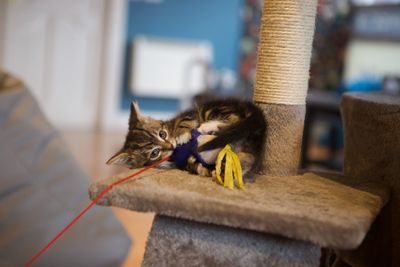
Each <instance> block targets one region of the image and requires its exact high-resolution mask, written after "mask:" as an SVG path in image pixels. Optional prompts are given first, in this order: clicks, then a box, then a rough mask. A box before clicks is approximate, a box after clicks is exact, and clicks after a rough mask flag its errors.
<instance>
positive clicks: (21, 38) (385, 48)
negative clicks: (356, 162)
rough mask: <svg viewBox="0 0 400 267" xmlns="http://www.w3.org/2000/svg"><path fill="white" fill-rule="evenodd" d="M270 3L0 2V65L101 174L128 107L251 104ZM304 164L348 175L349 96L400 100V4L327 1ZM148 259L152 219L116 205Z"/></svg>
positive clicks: (137, 254)
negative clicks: (228, 100) (344, 108)
mask: <svg viewBox="0 0 400 267" xmlns="http://www.w3.org/2000/svg"><path fill="white" fill-rule="evenodd" d="M261 10H262V1H261V0H218V1H215V0H113V1H106V0H69V1H66V0H9V1H7V0H2V1H0V67H1V68H4V69H5V70H7V71H9V72H11V73H13V74H15V75H16V76H17V77H19V78H20V79H22V80H23V81H24V82H25V83H26V84H27V86H28V87H29V88H30V90H31V91H32V93H33V94H34V96H35V97H36V99H37V101H38V102H39V103H40V105H41V108H42V109H43V111H44V112H45V114H46V116H47V118H48V119H49V120H50V122H51V123H52V124H53V125H55V126H56V127H57V128H58V129H59V130H60V131H61V132H62V134H63V135H64V137H65V139H66V141H67V143H68V144H69V147H70V150H71V151H72V153H73V154H74V155H75V157H76V158H77V159H78V161H79V163H80V164H81V166H82V168H83V169H84V170H85V171H86V172H87V173H88V175H89V176H91V177H92V178H93V179H98V178H104V177H106V176H108V175H110V174H112V173H115V172H119V171H121V169H117V168H115V167H113V168H111V167H109V166H105V164H104V163H105V161H106V160H107V159H108V158H109V157H110V156H111V155H112V154H113V153H114V152H115V151H116V150H117V149H118V148H119V146H121V145H122V143H123V139H124V135H125V133H126V130H127V121H128V115H129V104H130V102H131V101H132V100H136V101H138V102H139V105H140V107H141V110H142V112H143V113H144V114H145V115H150V116H153V117H156V118H160V119H166V118H170V117H172V116H173V115H174V114H176V113H177V112H178V111H181V110H183V109H186V108H188V107H191V106H192V105H193V103H194V102H202V101H207V100H208V99H215V98H220V97H221V98H222V97H227V96H233V97H239V98H242V99H251V96H252V91H253V81H254V76H255V65H256V54H257V43H258V29H259V25H260V19H261ZM309 88H310V89H309V95H308V100H307V115H306V121H305V130H304V140H303V155H302V166H301V167H303V168H325V169H332V170H341V168H342V162H343V158H342V147H343V141H342V140H343V138H342V131H343V129H342V126H341V118H340V112H339V103H340V95H341V94H342V93H344V92H351V91H384V92H385V93H387V94H400V0H352V1H350V0H320V1H319V3H318V10H317V21H316V33H315V37H314V44H313V53H312V59H311V70H310V81H309ZM115 212H116V214H117V216H118V217H119V218H120V220H121V222H122V223H123V224H124V225H125V226H126V229H127V231H128V233H129V234H130V235H131V236H132V238H135V247H134V249H133V250H132V251H131V254H130V255H129V256H128V259H127V261H126V266H128V265H129V266H132V265H130V264H132V262H134V264H138V263H139V262H140V260H141V257H142V253H143V249H144V242H145V240H146V236H147V232H148V231H149V229H150V225H151V221H152V215H151V214H150V215H148V214H139V213H134V212H127V211H122V210H117V209H116V210H115Z"/></svg>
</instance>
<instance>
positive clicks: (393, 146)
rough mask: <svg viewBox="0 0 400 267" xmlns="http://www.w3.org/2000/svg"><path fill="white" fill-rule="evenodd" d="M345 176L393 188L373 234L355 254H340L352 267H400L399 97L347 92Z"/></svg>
mask: <svg viewBox="0 0 400 267" xmlns="http://www.w3.org/2000/svg"><path fill="white" fill-rule="evenodd" d="M341 111H342V116H343V123H344V129H345V131H344V132H345V139H344V141H345V148H344V174H345V175H346V176H349V177H352V178H353V179H354V180H356V181H360V182H362V183H365V178H368V179H369V180H370V181H379V182H384V183H386V184H387V185H389V186H390V188H391V198H390V202H389V203H388V205H387V207H386V208H385V209H384V210H383V211H382V213H381V215H380V218H379V219H378V220H377V221H376V223H375V227H374V228H373V230H374V231H371V232H370V233H369V235H368V236H367V238H366V240H365V242H364V243H363V245H362V246H361V247H360V248H359V250H357V251H355V252H352V253H350V252H343V255H344V258H345V259H346V260H347V261H348V262H349V263H351V264H352V265H354V266H393V267H394V266H400V254H399V251H400V97H399V96H391V95H383V94H379V93H353V94H345V95H344V96H343V98H342V103H341Z"/></svg>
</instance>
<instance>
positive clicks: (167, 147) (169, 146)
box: [162, 141, 174, 150]
mask: <svg viewBox="0 0 400 267" xmlns="http://www.w3.org/2000/svg"><path fill="white" fill-rule="evenodd" d="M162 147H163V149H164V150H173V149H174V146H173V145H172V144H171V143H170V142H168V141H165V143H164V144H163V146H162Z"/></svg>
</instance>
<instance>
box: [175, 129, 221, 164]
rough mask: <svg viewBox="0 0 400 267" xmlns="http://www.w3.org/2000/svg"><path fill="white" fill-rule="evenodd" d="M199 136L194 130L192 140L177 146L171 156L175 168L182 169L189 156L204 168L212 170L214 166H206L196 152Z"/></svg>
mask: <svg viewBox="0 0 400 267" xmlns="http://www.w3.org/2000/svg"><path fill="white" fill-rule="evenodd" d="M200 135H201V133H200V132H199V131H197V130H196V129H193V130H192V138H191V139H190V141H189V142H187V143H185V144H181V145H178V146H177V147H176V148H175V149H174V152H173V153H172V155H171V159H172V160H173V161H174V162H175V164H176V166H178V167H179V168H183V167H185V166H186V164H187V161H188V159H189V157H190V156H194V157H195V158H196V160H197V161H198V162H200V163H201V164H202V165H203V166H204V167H206V168H208V169H214V168H215V164H208V163H207V162H205V161H204V160H203V158H202V157H201V155H200V154H199V152H198V151H197V148H198V145H199V143H198V140H197V138H198V137H199V136H200Z"/></svg>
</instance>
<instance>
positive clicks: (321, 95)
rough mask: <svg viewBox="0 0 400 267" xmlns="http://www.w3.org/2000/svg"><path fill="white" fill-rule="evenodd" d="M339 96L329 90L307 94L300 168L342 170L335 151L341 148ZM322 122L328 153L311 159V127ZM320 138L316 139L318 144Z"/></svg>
mask: <svg viewBox="0 0 400 267" xmlns="http://www.w3.org/2000/svg"><path fill="white" fill-rule="evenodd" d="M339 103H340V96H339V95H338V94H337V93H335V92H329V91H312V90H310V91H309V93H308V95H307V110H306V116H305V121H304V133H303V143H302V149H301V168H302V169H305V168H307V167H310V166H311V165H312V166H313V167H318V166H319V167H323V168H326V169H329V170H338V171H340V170H342V162H341V161H340V160H338V159H337V151H338V150H339V149H340V148H341V146H340V144H339V139H340V138H341V137H342V132H341V131H340V130H341V129H338V125H340V124H341V116H340V110H339ZM321 121H322V122H323V123H324V124H325V125H326V128H327V129H328V131H327V132H326V133H325V135H327V137H328V147H329V155H328V158H326V159H318V160H315V159H311V158H310V156H309V153H308V152H309V149H310V148H311V146H312V145H314V146H315V145H316V144H315V143H314V144H312V143H311V141H312V140H311V135H312V130H313V127H315V125H316V124H317V123H318V122H321ZM319 141H320V140H316V141H314V142H317V145H320V144H319V143H320V142H319Z"/></svg>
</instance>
